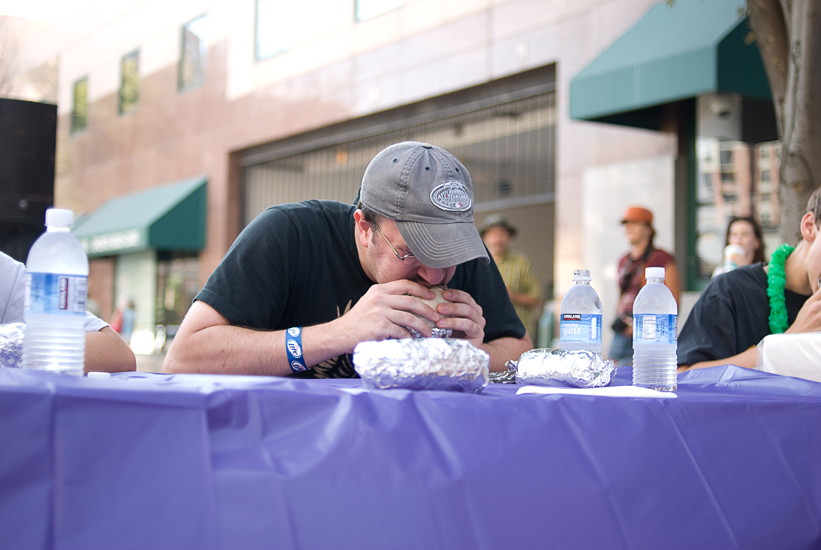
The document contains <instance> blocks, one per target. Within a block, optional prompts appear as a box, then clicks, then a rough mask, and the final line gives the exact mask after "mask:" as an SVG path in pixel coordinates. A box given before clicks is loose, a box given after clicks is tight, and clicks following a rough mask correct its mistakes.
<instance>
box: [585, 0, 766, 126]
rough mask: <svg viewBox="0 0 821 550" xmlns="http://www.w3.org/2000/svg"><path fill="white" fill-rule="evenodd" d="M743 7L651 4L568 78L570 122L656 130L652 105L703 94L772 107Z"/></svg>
mask: <svg viewBox="0 0 821 550" xmlns="http://www.w3.org/2000/svg"><path fill="white" fill-rule="evenodd" d="M744 7H745V2H744V1H743V0H676V2H675V4H674V5H673V7H670V6H668V5H667V4H666V3H661V4H659V5H657V6H655V7H654V8H652V9H651V10H650V11H649V12H648V13H647V15H645V16H644V18H642V19H641V21H639V22H638V23H636V24H635V25H634V26H633V28H631V29H630V30H629V31H627V32H626V33H625V34H624V35H623V36H622V37H621V38H619V39H618V40H617V41H616V42H615V43H614V44H613V45H612V46H610V48H608V49H607V50H606V51H605V52H604V53H602V54H601V55H600V56H599V57H598V58H597V59H596V60H595V61H593V62H592V63H591V64H590V65H588V66H587V68H585V69H584V70H583V71H582V72H580V73H579V74H578V75H577V76H576V77H575V78H574V79H573V80H572V82H571V83H570V118H572V119H575V120H594V121H599V122H611V123H615V124H625V125H629V126H637V127H642V128H652V129H658V128H657V126H658V123H659V117H658V116H654V114H655V113H654V111H653V108H654V107H658V106H659V105H663V104H665V103H671V102H674V101H678V100H681V99H687V98H692V97H696V96H699V95H701V94H705V93H710V92H734V93H738V94H741V95H742V96H744V97H747V98H753V99H761V100H769V101H771V100H772V96H771V94H770V85H769V82H768V81H767V75H766V72H765V71H764V64H763V63H762V61H761V55H760V54H759V52H758V46H757V45H756V44H755V42H754V41H752V42H751V41H750V40H749V38H748V36H749V34H750V28H749V25H748V23H747V19H746V18H745V17H744V15H743V8H744ZM748 42H749V43H748Z"/></svg>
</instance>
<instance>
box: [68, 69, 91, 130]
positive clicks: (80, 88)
mask: <svg viewBox="0 0 821 550" xmlns="http://www.w3.org/2000/svg"><path fill="white" fill-rule="evenodd" d="M87 117H88V77H87V76H84V77H83V78H81V79H79V80H77V81H75V82H74V97H73V98H72V101H71V133H72V134H73V133H74V132H79V131H81V130H85V129H86V122H87Z"/></svg>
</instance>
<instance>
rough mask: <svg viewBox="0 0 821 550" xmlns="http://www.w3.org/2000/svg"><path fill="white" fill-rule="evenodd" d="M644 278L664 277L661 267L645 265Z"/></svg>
mask: <svg viewBox="0 0 821 550" xmlns="http://www.w3.org/2000/svg"><path fill="white" fill-rule="evenodd" d="M644 278H645V279H664V268H663V267H647V268H645V269H644Z"/></svg>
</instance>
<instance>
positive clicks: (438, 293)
mask: <svg viewBox="0 0 821 550" xmlns="http://www.w3.org/2000/svg"><path fill="white" fill-rule="evenodd" d="M447 288H448V287H447V286H446V285H437V286H432V287H430V289H431V290H432V291H433V293H434V295H435V296H434V297H433V299H432V300H425V299H424V298H419V297H418V296H415V298H416V299H417V300H419V301H420V302H422V303H423V304H425V305H426V306H428V307H429V308H431V309H432V310H434V311H437V309H436V307H437V306H438V305H439V304H444V303H447V300H445V298H444V297H443V296H442V293H443V292H444V291H445V290H447ZM437 312H438V311H437ZM414 315H416V314H415V313H414ZM416 316H417V317H419V318H420V319H422V321H424V323H425V324H426V325H428V328H430V331H431V332H432V333H433V334H431V338H450V337H451V336H453V329H449V328H439V327H437V326H436V323H434V322H433V321H431V320H430V319H426V318H425V317H422V316H421V315H416ZM442 317H447V315H442ZM405 329H407V331H408V332H410V334H411V336H413V337H414V338H424V336H422V335H421V334H419V333H418V332H416V331H415V330H413V329H412V328H410V327H405Z"/></svg>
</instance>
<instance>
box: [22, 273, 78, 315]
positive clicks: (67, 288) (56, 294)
mask: <svg viewBox="0 0 821 550" xmlns="http://www.w3.org/2000/svg"><path fill="white" fill-rule="evenodd" d="M87 291H88V277H84V276H82V275H60V274H58V273H28V274H27V275H26V311H27V312H29V313H48V314H56V315H85V314H86V293H87Z"/></svg>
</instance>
